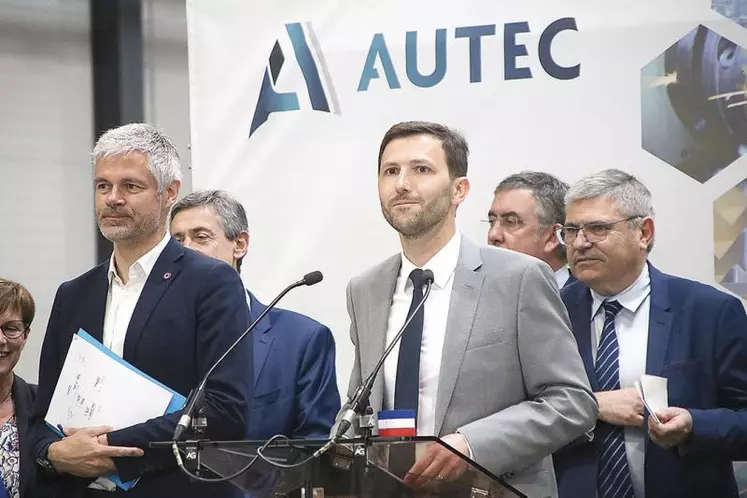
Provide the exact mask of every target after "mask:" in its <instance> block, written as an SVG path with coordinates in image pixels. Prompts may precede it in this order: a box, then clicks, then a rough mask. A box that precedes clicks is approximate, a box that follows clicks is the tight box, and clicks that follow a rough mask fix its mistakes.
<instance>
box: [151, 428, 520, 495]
mask: <svg viewBox="0 0 747 498" xmlns="http://www.w3.org/2000/svg"><path fill="white" fill-rule="evenodd" d="M327 443H328V440H327V439H286V438H284V437H279V438H273V439H272V440H270V441H182V442H179V443H177V445H178V446H179V448H180V450H181V451H182V452H184V451H185V450H186V449H187V448H190V449H192V452H193V454H194V453H195V452H194V450H195V449H196V450H197V451H196V453H197V454H198V455H199V469H200V470H201V471H202V475H203V477H205V475H204V474H205V471H206V470H207V471H208V473H210V474H212V475H213V476H230V475H233V474H235V473H237V472H239V471H240V470H241V469H243V468H244V467H247V466H249V467H248V469H247V470H246V471H244V472H243V473H241V474H239V475H238V476H237V477H235V478H234V479H232V480H231V482H232V483H233V484H234V485H236V486H238V487H239V488H241V489H243V490H244V491H246V492H248V493H249V494H250V495H251V496H252V497H256V498H264V497H267V498H270V497H272V498H276V497H289V498H290V497H299V498H300V497H301V496H303V497H306V498H311V497H313V498H329V497H343V496H344V497H346V498H349V497H382V496H386V497H392V498H396V497H398V496H408V497H411V496H412V497H421V496H423V497H426V496H428V497H430V496H449V497H454V498H462V497H464V498H478V497H479V498H499V497H500V498H504V497H505V498H513V497H522V498H523V497H525V495H523V494H522V493H520V492H519V491H517V490H516V489H514V488H513V487H511V486H510V485H509V484H507V483H506V482H505V481H504V480H502V479H500V478H498V477H497V476H495V475H494V474H492V473H491V472H489V471H488V470H487V469H485V468H484V467H482V466H481V465H479V464H478V463H476V462H474V461H472V460H470V459H469V458H467V457H466V456H465V455H463V454H461V453H460V452H458V451H456V450H454V449H453V448H451V447H450V446H449V445H447V444H446V443H444V442H443V441H441V440H440V439H439V438H436V437H432V436H417V437H371V438H367V439H366V438H355V439H345V440H342V441H340V442H339V443H338V444H335V445H332V446H331V447H330V448H329V449H328V450H327V451H326V452H325V453H323V454H322V455H320V456H319V457H318V458H313V459H310V460H309V457H310V456H311V455H313V454H314V452H316V451H317V450H319V449H320V448H322V447H323V446H324V445H325V444H327ZM171 444H172V443H170V442H164V443H152V444H151V447H162V446H165V445H168V446H171ZM433 444H437V445H440V446H442V447H443V448H445V449H446V450H448V451H450V452H452V453H454V454H455V455H457V456H458V457H459V458H460V459H462V461H463V462H464V464H465V465H464V471H463V472H462V473H461V474H460V475H459V476H458V477H457V478H454V479H451V480H446V479H438V478H432V479H422V480H419V482H418V483H417V484H416V485H415V487H413V485H412V483H410V484H407V483H405V475H406V474H407V472H408V471H409V470H410V468H411V467H412V465H413V464H414V462H415V461H416V459H417V458H418V457H419V456H420V455H422V454H423V453H424V452H425V451H426V449H427V448H428V447H429V446H431V445H433ZM260 448H261V453H262V456H258V452H257V450H258V449H260ZM252 462H253V463H252ZM250 463H251V465H249V464H250Z"/></svg>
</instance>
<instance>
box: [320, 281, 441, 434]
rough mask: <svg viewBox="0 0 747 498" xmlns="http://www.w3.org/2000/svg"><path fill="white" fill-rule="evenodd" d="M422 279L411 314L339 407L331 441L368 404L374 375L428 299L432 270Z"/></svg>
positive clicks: (347, 428) (344, 431) (346, 427)
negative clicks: (350, 395)
mask: <svg viewBox="0 0 747 498" xmlns="http://www.w3.org/2000/svg"><path fill="white" fill-rule="evenodd" d="M423 281H424V282H425V292H424V293H423V299H421V300H420V302H419V303H418V305H417V306H416V307H415V309H413V310H412V314H411V315H410V316H408V317H407V320H405V323H404V324H403V325H402V328H401V329H399V332H397V335H396V336H394V339H392V342H391V343H389V346H388V347H387V348H386V350H385V351H384V354H383V355H382V356H381V358H380V359H379V362H378V363H377V364H376V367H374V369H373V371H372V372H371V374H370V375H369V376H368V377H367V378H366V380H365V381H364V382H363V383H362V384H361V385H360V387H359V388H358V389H357V390H356V391H355V393H354V394H353V396H352V397H350V398H348V400H347V401H346V402H345V405H344V406H343V407H342V408H341V409H340V416H339V417H338V422H337V423H336V426H337V427H336V428H335V427H333V428H332V431H331V433H332V434H334V437H333V438H332V441H337V440H339V439H340V438H341V437H342V436H344V435H345V433H346V432H348V430H349V429H350V427H351V426H352V425H353V421H354V420H355V417H356V414H358V413H362V411H363V410H364V409H365V407H366V405H368V398H369V396H371V389H372V388H373V384H374V381H375V380H376V376H377V375H378V373H379V371H380V370H381V368H382V367H383V366H384V361H385V360H386V359H387V357H388V356H389V353H391V352H392V350H393V349H394V346H396V345H397V343H398V342H399V340H400V339H401V338H402V335H403V334H404V333H405V329H406V328H407V326H408V325H410V322H411V321H412V319H413V318H414V317H415V315H416V314H417V312H418V311H420V308H422V307H423V306H424V305H425V300H426V299H428V296H429V295H430V293H431V284H433V272H432V271H431V270H424V271H423Z"/></svg>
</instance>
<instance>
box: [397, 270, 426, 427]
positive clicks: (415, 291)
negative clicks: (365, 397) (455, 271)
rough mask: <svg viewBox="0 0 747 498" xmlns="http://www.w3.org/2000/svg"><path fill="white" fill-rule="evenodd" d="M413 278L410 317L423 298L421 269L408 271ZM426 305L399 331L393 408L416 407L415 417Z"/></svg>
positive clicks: (416, 410)
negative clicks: (401, 331)
mask: <svg viewBox="0 0 747 498" xmlns="http://www.w3.org/2000/svg"><path fill="white" fill-rule="evenodd" d="M409 278H410V280H411V281H412V285H413V288H412V302H411V303H410V310H409V311H408V312H407V316H408V317H409V316H410V315H411V314H412V312H413V310H414V309H415V307H416V306H417V305H418V304H419V303H420V301H421V300H422V299H423V270H421V269H420V268H415V269H414V270H412V272H410V277H409ZM424 309H425V306H422V307H421V308H420V310H418V312H417V313H416V314H415V316H414V317H413V319H412V321H411V322H410V324H409V325H408V326H407V328H406V329H405V332H404V333H403V334H402V339H401V342H400V347H399V359H398V360H397V381H396V383H395V388H394V409H395V410H401V409H410V410H415V420H416V421H417V419H418V398H419V396H420V347H421V344H422V342H423V317H424V315H425V312H424Z"/></svg>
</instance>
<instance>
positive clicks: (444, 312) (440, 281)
mask: <svg viewBox="0 0 747 498" xmlns="http://www.w3.org/2000/svg"><path fill="white" fill-rule="evenodd" d="M461 243H462V237H461V235H460V234H459V232H457V233H455V234H454V236H453V237H452V238H451V240H449V242H448V243H447V244H446V245H445V246H444V247H443V248H441V250H440V251H438V252H437V253H436V254H435V255H434V256H433V257H432V258H431V259H430V260H429V261H428V262H427V263H426V264H424V265H423V266H422V267H420V268H422V269H423V270H431V271H432V272H433V277H434V279H433V285H432V286H431V293H430V296H428V300H427V301H426V302H425V305H424V316H423V341H422V343H421V345H420V387H419V399H418V419H417V431H418V432H417V433H418V435H419V436H435V435H436V434H435V427H436V396H437V394H438V380H439V374H440V372H441V357H442V355H443V347H444V337H445V335H446V319H447V318H448V315H449V303H450V302H451V288H452V287H453V285H454V271H455V270H456V265H457V261H458V259H459V249H460V247H461ZM415 268H417V267H416V266H415V265H414V264H412V263H411V262H410V261H409V260H408V259H407V258H406V257H405V256H404V254H403V255H402V265H401V267H400V270H399V276H398V277H397V285H396V287H395V289H394V296H392V306H391V308H390V310H389V322H388V328H387V333H386V343H387V344H389V343H390V342H391V341H392V340H393V339H394V336H396V335H397V332H398V331H399V329H400V328H402V325H403V324H404V323H405V319H406V318H407V312H408V311H409V310H410V303H411V301H412V287H413V286H412V282H410V279H409V277H410V272H411V271H412V270H414V269H415ZM400 344H401V340H400V343H399V344H398V345H397V346H396V347H395V348H394V349H393V350H392V352H391V354H390V355H389V357H388V358H387V359H386V361H385V362H384V409H385V410H391V409H392V408H394V389H395V386H396V381H397V362H398V360H399V345H400Z"/></svg>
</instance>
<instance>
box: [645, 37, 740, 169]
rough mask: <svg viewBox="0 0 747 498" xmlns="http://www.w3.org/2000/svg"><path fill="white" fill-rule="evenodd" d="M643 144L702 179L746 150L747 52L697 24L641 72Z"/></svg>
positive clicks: (649, 149)
mask: <svg viewBox="0 0 747 498" xmlns="http://www.w3.org/2000/svg"><path fill="white" fill-rule="evenodd" d="M641 119H642V123H641V131H642V145H643V148H644V149H645V150H646V151H648V152H650V153H651V154H653V155H655V156H656V157H658V158H659V159H661V160H663V161H665V162H666V163H668V164H669V165H670V166H674V167H675V168H677V169H678V170H680V171H681V172H682V173H684V174H686V175H688V176H690V177H692V178H694V179H696V180H698V181H699V182H701V183H705V182H706V181H708V180H709V179H710V178H712V177H713V176H714V175H715V174H716V173H718V172H719V171H721V170H722V169H724V168H726V167H727V166H729V165H730V164H731V163H733V162H734V161H736V160H737V159H739V157H741V156H742V155H745V154H747V51H746V50H744V49H743V48H742V47H740V46H738V45H736V44H735V43H733V42H732V41H731V40H729V39H727V38H725V37H723V36H721V35H719V34H718V33H716V32H714V31H711V30H709V29H708V28H706V27H705V26H702V25H701V26H698V27H697V28H695V29H694V30H692V31H691V32H690V33H688V34H687V35H685V36H684V37H683V38H682V39H680V40H679V41H678V42H677V43H675V44H674V45H672V46H671V47H669V48H668V49H667V50H665V51H664V53H662V54H661V55H659V56H658V57H657V58H656V59H654V60H653V61H651V62H650V63H649V64H647V65H646V66H645V67H644V68H643V69H642V70H641Z"/></svg>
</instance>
